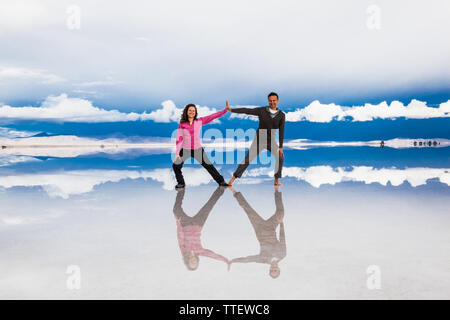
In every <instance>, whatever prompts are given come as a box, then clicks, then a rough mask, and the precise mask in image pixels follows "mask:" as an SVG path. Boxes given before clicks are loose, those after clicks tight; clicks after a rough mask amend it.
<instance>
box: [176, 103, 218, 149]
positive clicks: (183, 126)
mask: <svg viewBox="0 0 450 320" xmlns="http://www.w3.org/2000/svg"><path fill="white" fill-rule="evenodd" d="M226 112H227V109H223V110H222V111H219V112H216V113H213V114H210V115H209V116H206V117H201V118H197V119H196V120H195V121H194V122H193V123H192V125H191V124H189V122H183V123H180V125H179V126H178V131H177V140H176V146H177V148H176V153H175V154H176V155H179V154H180V150H181V148H183V149H191V150H193V149H198V148H201V147H202V144H201V143H200V131H201V129H202V126H203V125H205V124H207V123H210V122H211V121H213V120H214V119H217V118H219V117H221V116H223V115H224V114H225V113H226Z"/></svg>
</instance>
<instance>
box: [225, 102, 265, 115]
mask: <svg viewBox="0 0 450 320" xmlns="http://www.w3.org/2000/svg"><path fill="white" fill-rule="evenodd" d="M226 106H227V107H226V108H227V110H228V111H231V112H234V113H245V114H250V115H253V116H259V113H260V110H261V108H234V109H231V108H230V105H229V104H228V101H227V102H226Z"/></svg>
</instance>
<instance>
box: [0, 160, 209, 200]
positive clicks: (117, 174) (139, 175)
mask: <svg viewBox="0 0 450 320" xmlns="http://www.w3.org/2000/svg"><path fill="white" fill-rule="evenodd" d="M183 175H184V177H185V179H186V184H187V185H188V186H199V185H201V184H208V183H210V182H211V181H212V178H211V176H210V175H209V174H208V173H207V172H206V170H204V169H203V168H199V169H195V168H184V169H183ZM125 179H132V180H135V179H152V180H155V181H158V182H161V183H162V184H163V185H162V188H163V189H165V190H172V189H174V186H175V185H176V181H175V177H174V174H173V171H172V170H171V169H166V168H164V169H155V170H148V171H137V170H72V171H58V172H50V173H38V174H22V175H4V176H0V187H3V188H6V189H8V188H13V187H41V188H42V189H43V190H44V191H45V192H46V193H47V194H48V195H49V196H50V197H61V198H63V199H68V198H69V197H70V196H72V195H79V194H84V193H89V192H91V191H93V190H94V188H95V187H96V186H99V185H101V184H104V183H106V182H119V181H121V180H125Z"/></svg>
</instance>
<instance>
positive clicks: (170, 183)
mask: <svg viewBox="0 0 450 320" xmlns="http://www.w3.org/2000/svg"><path fill="white" fill-rule="evenodd" d="M218 169H220V168H218ZM183 175H184V177H185V181H186V184H187V185H188V186H199V185H202V184H209V183H211V182H213V180H212V178H211V176H210V175H209V174H208V173H207V172H206V170H204V169H203V168H198V169H197V168H189V167H187V168H184V170H183ZM272 175H273V170H272V169H270V168H257V169H253V170H249V171H247V172H245V173H244V176H243V177H244V178H243V179H242V180H239V181H240V182H239V183H241V182H242V183H243V184H258V183H262V182H263V181H266V180H267V179H265V178H261V177H264V176H269V177H272ZM283 175H284V176H285V177H293V178H296V179H297V180H303V181H306V182H308V183H309V184H310V185H311V186H313V187H315V188H319V187H320V186H321V185H324V184H330V185H335V184H337V183H340V182H346V181H352V182H364V183H366V184H371V183H379V184H381V185H383V186H386V185H387V183H388V182H390V183H391V185H393V186H399V185H401V184H403V183H404V182H405V181H407V182H409V183H410V184H411V186H413V187H417V186H420V185H425V184H427V181H428V180H430V179H435V178H437V179H438V180H439V181H440V182H441V183H444V184H447V185H448V186H450V169H446V168H407V169H396V168H381V169H377V168H373V167H367V166H354V167H352V170H347V169H345V168H340V167H339V168H332V167H330V166H312V167H308V168H301V167H286V168H284V169H283ZM125 179H132V180H135V179H146V180H147V179H152V180H155V181H158V182H160V183H162V188H163V189H165V190H173V188H174V186H175V184H176V180H175V177H174V174H173V171H172V170H171V169H168V168H160V169H154V170H147V171H145V170H144V171H137V170H73V171H58V172H50V173H38V174H22V175H9V176H8V175H4V176H1V177H0V187H3V188H5V189H8V188H13V187H19V186H20V187H41V188H42V189H43V190H44V191H45V192H46V193H47V194H48V195H49V196H50V197H61V198H64V199H67V198H69V197H70V196H73V195H79V194H85V193H89V192H91V191H93V190H94V188H95V187H96V186H99V185H101V184H104V183H107V182H119V181H121V180H125Z"/></svg>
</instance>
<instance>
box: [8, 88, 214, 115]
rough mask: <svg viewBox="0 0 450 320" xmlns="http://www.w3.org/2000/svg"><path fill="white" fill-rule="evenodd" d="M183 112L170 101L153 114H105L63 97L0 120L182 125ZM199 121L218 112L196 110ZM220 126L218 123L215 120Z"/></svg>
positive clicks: (18, 109) (81, 101) (88, 103)
mask: <svg viewBox="0 0 450 320" xmlns="http://www.w3.org/2000/svg"><path fill="white" fill-rule="evenodd" d="M182 111H183V109H182V108H177V107H176V105H175V103H174V102H173V101H171V100H166V101H164V102H163V103H162V108H161V109H157V110H155V111H151V112H150V113H147V112H143V113H135V112H130V113H124V112H120V111H119V110H105V109H102V108H98V107H95V106H94V105H93V104H92V102H91V101H89V100H86V99H81V98H70V97H68V96H67V94H65V93H62V94H60V95H59V96H49V97H47V98H46V99H45V100H44V102H43V103H42V104H41V106H40V107H31V106H26V107H11V106H8V105H3V106H1V107H0V118H10V119H46V120H55V121H67V122H116V121H137V120H153V121H155V122H171V121H172V122H179V121H180V116H181V113H182ZM197 111H198V115H199V117H202V116H205V115H208V114H211V113H214V112H217V111H218V110H216V109H215V108H209V107H206V106H197ZM215 121H216V122H218V120H215Z"/></svg>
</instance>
